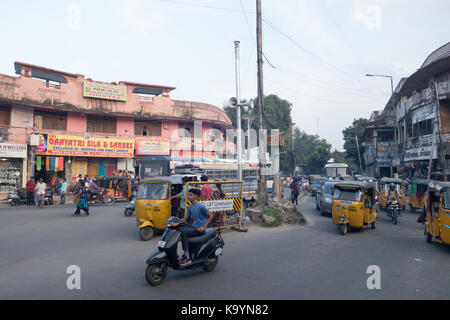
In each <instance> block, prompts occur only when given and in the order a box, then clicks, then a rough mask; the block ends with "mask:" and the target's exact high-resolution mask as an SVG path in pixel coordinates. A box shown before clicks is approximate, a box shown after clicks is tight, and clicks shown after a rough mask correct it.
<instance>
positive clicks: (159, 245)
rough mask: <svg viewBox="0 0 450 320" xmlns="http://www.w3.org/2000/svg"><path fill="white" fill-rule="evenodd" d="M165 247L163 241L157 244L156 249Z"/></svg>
mask: <svg viewBox="0 0 450 320" xmlns="http://www.w3.org/2000/svg"><path fill="white" fill-rule="evenodd" d="M165 246H166V242H165V241H160V242H158V248H164V247H165Z"/></svg>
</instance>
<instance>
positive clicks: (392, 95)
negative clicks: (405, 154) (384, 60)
mask: <svg viewBox="0 0 450 320" xmlns="http://www.w3.org/2000/svg"><path fill="white" fill-rule="evenodd" d="M366 77H382V78H390V79H391V99H392V111H393V112H394V140H395V141H394V142H395V143H397V112H396V111H395V105H394V81H393V79H392V76H389V75H384V74H366ZM394 153H395V158H397V149H396V148H394ZM375 169H376V168H375ZM391 177H394V174H393V169H392V159H391Z"/></svg>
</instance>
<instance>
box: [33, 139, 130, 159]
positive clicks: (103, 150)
mask: <svg viewBox="0 0 450 320" xmlns="http://www.w3.org/2000/svg"><path fill="white" fill-rule="evenodd" d="M36 154H38V155H49V156H75V157H107V158H132V157H133V156H134V140H130V139H114V138H93V137H89V138H84V137H79V136H62V135H53V134H49V135H47V145H46V149H45V150H42V151H40V152H36Z"/></svg>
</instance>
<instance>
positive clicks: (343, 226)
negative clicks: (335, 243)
mask: <svg viewBox="0 0 450 320" xmlns="http://www.w3.org/2000/svg"><path fill="white" fill-rule="evenodd" d="M347 230H348V227H347V225H346V224H340V225H339V232H340V233H341V235H343V236H344V235H345V234H346V233H347Z"/></svg>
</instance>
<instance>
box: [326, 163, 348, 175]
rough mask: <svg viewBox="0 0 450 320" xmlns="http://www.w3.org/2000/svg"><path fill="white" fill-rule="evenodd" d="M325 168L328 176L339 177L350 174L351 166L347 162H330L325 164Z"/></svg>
mask: <svg viewBox="0 0 450 320" xmlns="http://www.w3.org/2000/svg"><path fill="white" fill-rule="evenodd" d="M324 169H325V174H326V176H327V177H328V178H339V177H344V176H348V175H349V174H348V172H349V168H348V165H346V164H345V163H329V164H327V165H325V168H324Z"/></svg>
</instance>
